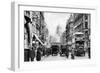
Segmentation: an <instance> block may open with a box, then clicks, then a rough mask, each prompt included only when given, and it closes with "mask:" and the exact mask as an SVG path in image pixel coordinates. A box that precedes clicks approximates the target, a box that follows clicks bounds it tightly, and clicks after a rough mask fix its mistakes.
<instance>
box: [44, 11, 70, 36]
mask: <svg viewBox="0 0 100 73" xmlns="http://www.w3.org/2000/svg"><path fill="white" fill-rule="evenodd" d="M69 16H70V14H69V13H52V12H44V17H45V22H46V24H47V28H48V30H49V35H52V36H56V28H57V26H58V25H59V26H60V27H61V32H63V31H64V30H65V27H66V22H67V20H68V18H69Z"/></svg>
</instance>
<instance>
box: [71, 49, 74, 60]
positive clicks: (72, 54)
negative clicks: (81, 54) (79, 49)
mask: <svg viewBox="0 0 100 73" xmlns="http://www.w3.org/2000/svg"><path fill="white" fill-rule="evenodd" d="M74 58H75V56H74V48H72V51H71V59H74Z"/></svg>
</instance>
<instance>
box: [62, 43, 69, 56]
mask: <svg viewBox="0 0 100 73" xmlns="http://www.w3.org/2000/svg"><path fill="white" fill-rule="evenodd" d="M60 56H66V57H68V56H69V49H68V47H67V45H61V48H60Z"/></svg>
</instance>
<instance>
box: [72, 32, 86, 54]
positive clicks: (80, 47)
mask: <svg viewBox="0 0 100 73" xmlns="http://www.w3.org/2000/svg"><path fill="white" fill-rule="evenodd" d="M73 40H74V42H73V43H74V44H73V45H72V48H74V55H75V56H85V48H84V33H82V32H76V33H75V34H74V39H73ZM73 46H74V47H73Z"/></svg>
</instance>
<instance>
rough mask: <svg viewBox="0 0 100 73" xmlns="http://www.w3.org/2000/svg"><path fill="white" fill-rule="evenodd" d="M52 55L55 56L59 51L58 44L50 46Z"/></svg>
mask: <svg viewBox="0 0 100 73" xmlns="http://www.w3.org/2000/svg"><path fill="white" fill-rule="evenodd" d="M51 51H52V56H57V55H58V53H59V46H58V45H52V46H51Z"/></svg>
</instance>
